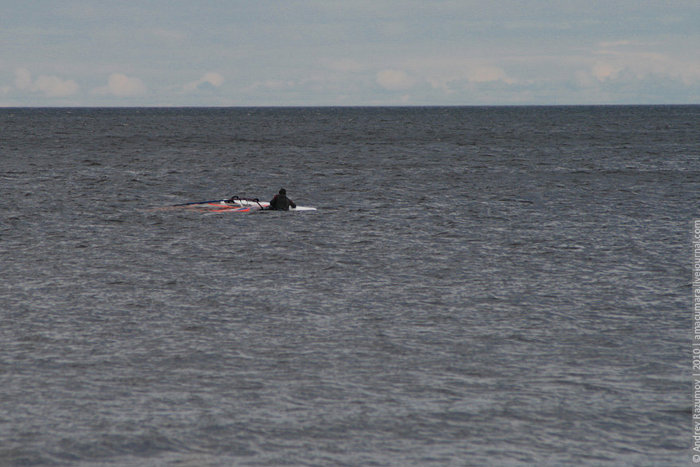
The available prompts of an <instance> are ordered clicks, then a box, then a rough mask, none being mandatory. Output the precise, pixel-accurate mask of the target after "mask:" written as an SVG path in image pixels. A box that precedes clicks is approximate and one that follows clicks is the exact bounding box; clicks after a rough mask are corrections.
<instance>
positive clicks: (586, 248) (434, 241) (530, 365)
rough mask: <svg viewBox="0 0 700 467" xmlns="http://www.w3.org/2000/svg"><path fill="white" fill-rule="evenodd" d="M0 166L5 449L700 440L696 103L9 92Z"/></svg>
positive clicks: (164, 462)
mask: <svg viewBox="0 0 700 467" xmlns="http://www.w3.org/2000/svg"><path fill="white" fill-rule="evenodd" d="M280 188H285V189H286V190H287V195H288V196H289V197H290V198H291V199H293V200H294V201H295V202H296V203H297V204H299V205H302V206H312V207H316V208H317V210H316V211H306V212H291V211H290V212H271V211H267V212H265V211H258V212H251V213H235V212H220V213H211V212H200V211H198V210H193V209H183V208H178V207H174V206H175V205H177V204H182V203H189V202H196V201H205V200H218V199H224V198H228V197H231V196H233V195H238V196H241V197H254V198H259V199H260V200H269V199H271V198H272V196H273V195H274V194H275V193H277V191H278V190H279V189H280ZM0 195H1V197H0V279H1V281H0V465H2V466H44V465H48V466H178V467H182V466H197V467H199V466H566V465H572V466H574V465H575V466H580V465H591V466H627V465H629V466H648V465H663V466H671V465H692V455H693V454H694V453H693V451H692V447H693V445H694V444H693V443H694V438H693V435H694V424H693V419H692V416H693V396H692V394H693V384H692V372H693V370H692V364H691V362H692V347H691V343H692V337H693V313H692V309H693V284H692V269H693V249H692V247H693V243H692V241H693V235H692V232H693V221H694V220H696V219H700V209H699V201H700V106H697V105H689V106H592V107H587V106H573V107H569V106H554V107H547V106H544V107H539V106H537V107H530V106H524V107H345V108H337V107H320V108H312V107H300V108H48V109H41V108H5V109H0Z"/></svg>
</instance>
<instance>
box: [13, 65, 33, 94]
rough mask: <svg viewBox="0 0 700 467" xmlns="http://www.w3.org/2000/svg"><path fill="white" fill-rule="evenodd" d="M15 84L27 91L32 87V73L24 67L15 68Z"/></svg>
mask: <svg viewBox="0 0 700 467" xmlns="http://www.w3.org/2000/svg"><path fill="white" fill-rule="evenodd" d="M15 86H16V87H17V89H20V90H22V91H28V90H30V89H31V88H32V74H31V73H30V72H29V70H27V69H26V68H17V69H16V70H15Z"/></svg>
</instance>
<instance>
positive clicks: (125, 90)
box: [0, 0, 700, 106]
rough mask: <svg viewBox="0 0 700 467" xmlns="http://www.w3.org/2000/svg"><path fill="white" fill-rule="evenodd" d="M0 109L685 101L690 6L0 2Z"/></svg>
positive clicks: (693, 33)
mask: <svg viewBox="0 0 700 467" xmlns="http://www.w3.org/2000/svg"><path fill="white" fill-rule="evenodd" d="M0 46H1V48H0V50H1V53H0V106H192V105H195V106H249V105H250V106H288V105H298V106H307V105H309V106H311V105H503V104H514V105H521V104H684V103H694V104H698V103H700V0H653V1H652V0H600V1H599V0H443V1H441V0H433V1H430V0H298V1H295V0H279V1H271V0H245V1H243V0H198V1H193V0H182V1H181V0H138V1H132V0H119V1H107V0H105V1H97V0H95V1H71V0H55V1H50V0H23V1H17V0H0Z"/></svg>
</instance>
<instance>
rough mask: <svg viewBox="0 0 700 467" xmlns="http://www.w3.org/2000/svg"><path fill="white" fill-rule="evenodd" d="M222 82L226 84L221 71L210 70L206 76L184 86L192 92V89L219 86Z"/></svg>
mask: <svg viewBox="0 0 700 467" xmlns="http://www.w3.org/2000/svg"><path fill="white" fill-rule="evenodd" d="M222 84H224V77H223V76H222V75H221V74H220V73H213V72H210V73H206V74H205V75H204V76H202V77H201V78H199V79H198V80H197V81H193V82H191V83H187V84H186V85H185V86H184V90H185V91H187V92H192V91H196V90H198V89H203V88H207V87H210V86H213V87H215V88H218V87H219V86H221V85H222Z"/></svg>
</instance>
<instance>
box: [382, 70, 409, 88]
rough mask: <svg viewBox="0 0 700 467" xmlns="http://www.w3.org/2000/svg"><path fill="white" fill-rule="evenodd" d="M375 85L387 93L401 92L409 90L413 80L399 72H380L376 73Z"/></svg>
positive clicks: (404, 73)
mask: <svg viewBox="0 0 700 467" xmlns="http://www.w3.org/2000/svg"><path fill="white" fill-rule="evenodd" d="M377 83H378V84H379V85H380V86H381V87H383V88H384V89H387V90H389V91H403V90H406V89H409V88H411V87H412V86H413V85H414V84H415V80H414V79H413V78H411V77H410V76H408V74H406V72H404V71H401V70H382V71H380V72H379V73H377Z"/></svg>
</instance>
